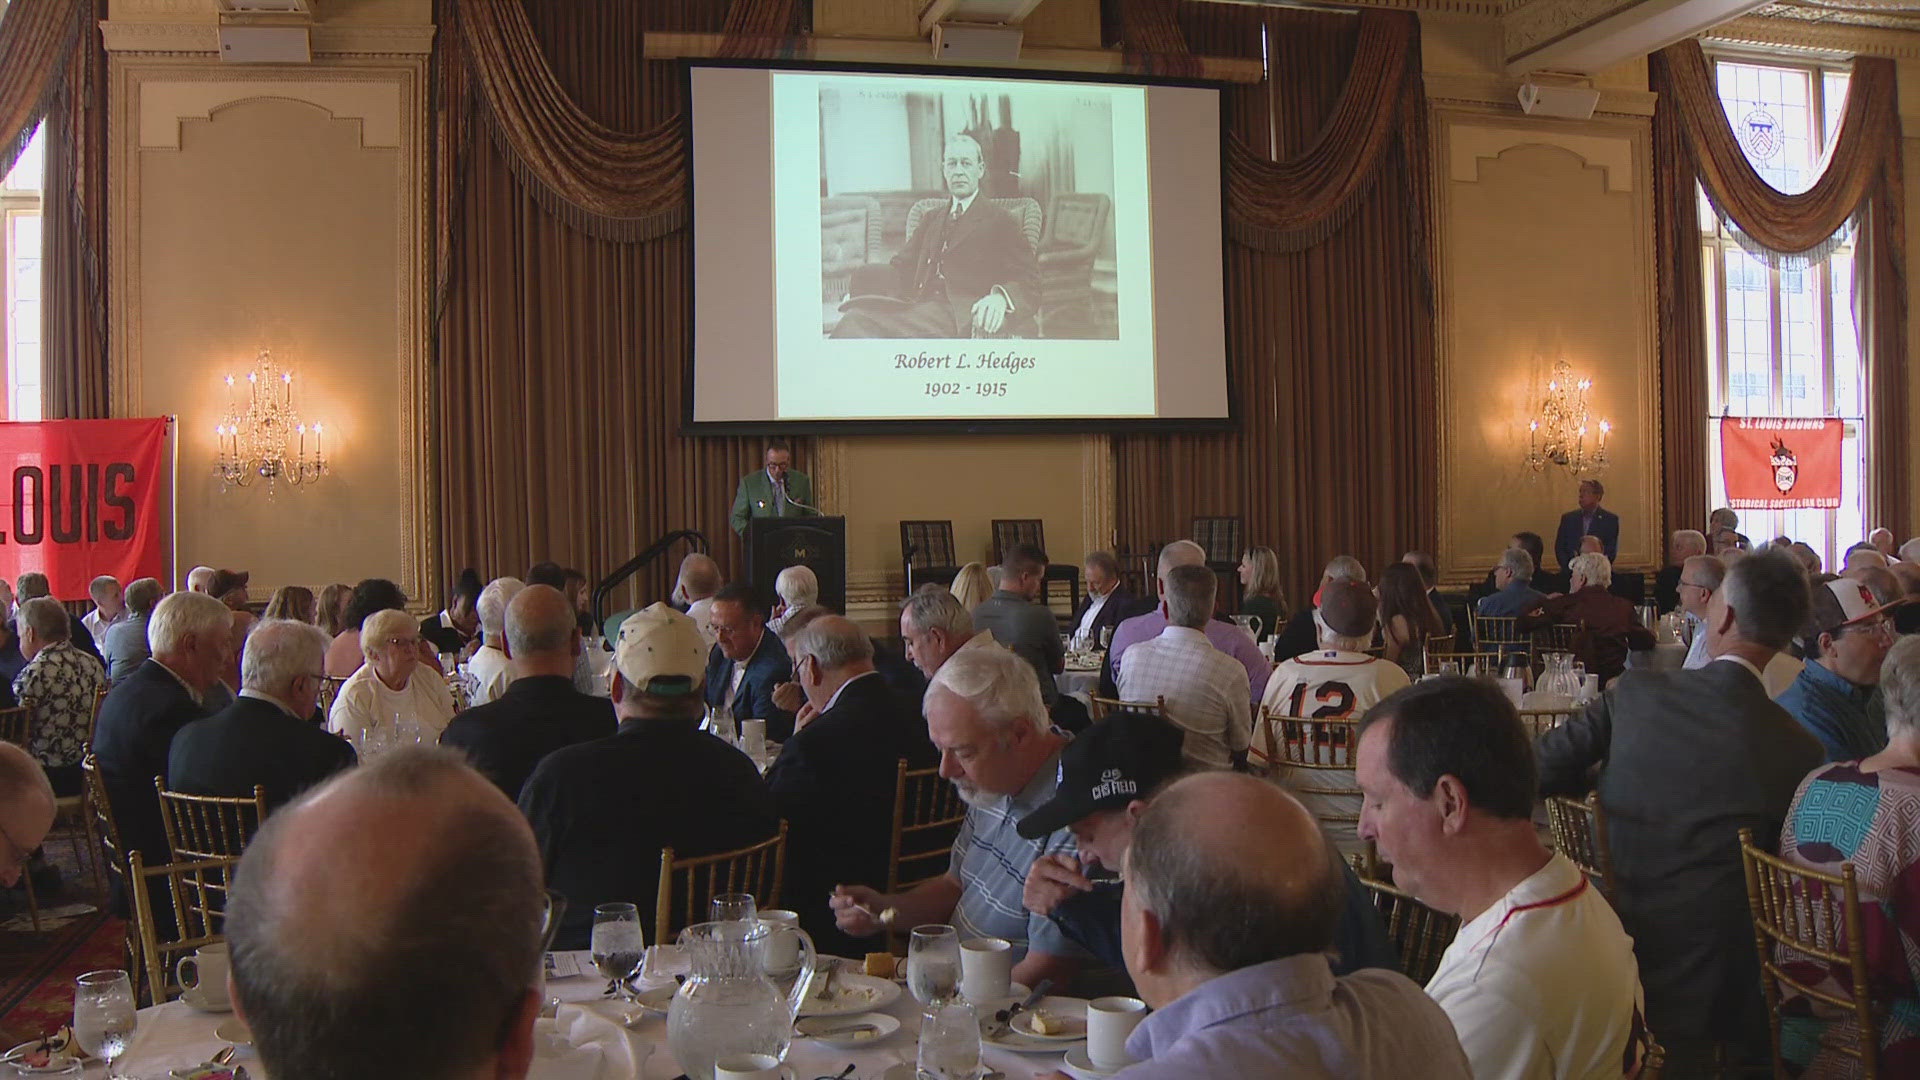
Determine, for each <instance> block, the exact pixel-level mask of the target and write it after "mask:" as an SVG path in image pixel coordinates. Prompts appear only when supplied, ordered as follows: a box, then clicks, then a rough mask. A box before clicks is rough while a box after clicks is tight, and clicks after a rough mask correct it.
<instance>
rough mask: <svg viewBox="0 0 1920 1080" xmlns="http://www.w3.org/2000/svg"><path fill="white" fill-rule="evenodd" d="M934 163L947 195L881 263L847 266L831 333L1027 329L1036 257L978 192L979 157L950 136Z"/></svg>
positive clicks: (1001, 333)
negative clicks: (844, 294)
mask: <svg viewBox="0 0 1920 1080" xmlns="http://www.w3.org/2000/svg"><path fill="white" fill-rule="evenodd" d="M941 164H942V168H943V171H944V174H945V176H946V181H947V193H948V195H950V196H951V199H950V200H949V201H948V203H947V205H946V206H943V207H941V208H940V209H938V210H934V211H931V212H929V213H927V214H926V215H924V216H922V217H921V219H920V224H919V227H918V228H916V229H914V231H913V235H911V236H909V237H907V243H906V246H905V247H903V248H901V249H900V253H899V254H898V255H895V256H894V257H893V260H892V262H891V263H890V264H889V266H888V267H884V268H883V267H878V266H872V267H861V268H860V269H858V270H856V271H854V279H853V280H854V285H853V292H854V299H853V300H851V301H849V302H848V305H847V306H848V311H847V312H846V314H845V315H844V316H843V317H842V318H841V320H840V323H839V325H837V326H835V327H834V330H833V336H834V337H836V338H935V339H938V338H975V337H982V338H992V337H1009V336H1012V334H1014V333H1015V332H1020V331H1025V330H1027V329H1029V328H1030V327H1031V326H1032V323H1033V316H1034V310H1035V308H1036V307H1037V299H1038V296H1039V276H1040V270H1039V261H1038V258H1037V257H1036V255H1035V254H1034V250H1033V245H1032V244H1031V243H1029V242H1028V240H1027V235H1026V233H1025V232H1024V231H1023V230H1022V228H1021V226H1020V223H1019V222H1018V221H1016V220H1014V217H1013V215H1012V214H1010V213H1008V212H1007V211H1005V210H1003V209H1001V208H1000V207H998V206H995V205H994V204H993V201H992V200H991V199H983V198H981V197H980V181H981V178H982V177H984V176H985V175H986V172H987V167H986V154H985V153H984V152H983V151H982V150H981V149H980V144H979V143H978V142H977V141H975V140H974V138H973V137H972V136H971V135H955V136H954V137H953V138H951V139H948V140H947V145H946V153H945V156H944V158H943V159H942V162H941ZM863 293H865V294H868V295H869V296H871V297H879V298H878V299H862V296H861V294H863ZM903 305H904V306H903Z"/></svg>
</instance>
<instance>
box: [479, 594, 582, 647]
mask: <svg viewBox="0 0 1920 1080" xmlns="http://www.w3.org/2000/svg"><path fill="white" fill-rule="evenodd" d="M482 595H485V594H484V593H483V594H482ZM529 599H531V598H529ZM526 608H527V605H524V604H522V605H514V604H508V605H507V620H506V621H507V627H506V634H507V648H508V649H509V650H510V651H511V652H512V653H513V655H514V656H516V657H521V656H538V655H552V654H558V653H565V652H567V651H569V649H570V648H571V646H572V645H573V631H574V629H575V628H576V627H577V626H579V623H577V622H576V621H575V620H574V615H573V608H572V607H571V606H570V605H565V604H557V603H556V604H547V605H545V606H544V610H536V611H535V612H534V616H535V617H530V616H528V615H527V613H526ZM539 616H544V617H539Z"/></svg>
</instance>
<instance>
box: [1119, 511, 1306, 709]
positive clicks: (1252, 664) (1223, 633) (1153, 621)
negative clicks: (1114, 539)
mask: <svg viewBox="0 0 1920 1080" xmlns="http://www.w3.org/2000/svg"><path fill="white" fill-rule="evenodd" d="M1206 564H1207V551H1206V549H1205V548H1203V547H1201V546H1200V545H1199V544H1196V543H1194V542H1193V541H1191V540H1175V541H1174V542H1173V543H1171V544H1168V545H1167V546H1166V547H1163V548H1161V549H1160V566H1159V568H1158V570H1156V571H1155V574H1154V579H1155V588H1156V589H1157V590H1158V597H1159V598H1158V600H1157V601H1156V606H1155V607H1154V609H1153V610H1152V611H1149V612H1147V613H1146V614H1144V615H1135V616H1134V617H1133V618H1131V619H1128V620H1126V621H1125V622H1123V623H1121V624H1120V625H1119V626H1116V627H1114V630H1113V643H1112V644H1111V645H1110V646H1109V647H1108V649H1107V663H1106V666H1105V667H1103V668H1102V669H1101V671H1100V694H1101V696H1102V697H1119V696H1120V690H1119V684H1118V680H1119V678H1120V657H1121V656H1122V654H1124V653H1125V652H1126V651H1127V650H1128V649H1129V648H1132V647H1133V646H1134V645H1136V644H1138V643H1139V642H1142V641H1148V640H1151V639H1153V638H1157V637H1159V636H1160V632H1161V631H1162V630H1165V629H1166V628H1167V626H1168V621H1167V575H1169V574H1171V573H1172V572H1173V570H1174V568H1175V567H1178V566H1205V565H1206ZM1201 632H1202V633H1204V634H1206V636H1207V640H1208V641H1210V642H1212V643H1213V647H1214V648H1216V649H1219V650H1220V651H1221V652H1223V653H1226V654H1227V655H1228V656H1231V657H1233V658H1234V659H1235V660H1238V661H1239V662H1240V666H1241V667H1242V668H1245V669H1246V672H1247V700H1248V702H1249V703H1251V702H1256V701H1259V700H1260V695H1261V694H1262V693H1263V692H1265V690H1266V688H1267V675H1268V674H1269V673H1270V672H1271V671H1272V668H1273V665H1271V664H1269V663H1267V658H1266V657H1265V656H1264V655H1262V654H1261V652H1260V648H1259V646H1257V645H1255V644H1254V643H1253V638H1251V637H1249V636H1248V635H1247V634H1246V633H1245V632H1244V631H1242V630H1241V629H1240V628H1239V627H1238V626H1235V625H1234V624H1232V623H1230V622H1228V621H1226V620H1225V619H1208V620H1207V625H1206V626H1205V627H1204V628H1203V629H1202V631H1201Z"/></svg>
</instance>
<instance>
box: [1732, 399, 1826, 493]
mask: <svg viewBox="0 0 1920 1080" xmlns="http://www.w3.org/2000/svg"><path fill="white" fill-rule="evenodd" d="M1845 426H1846V425H1845V424H1844V423H1843V422H1842V421H1839V420H1828V419H1821V418H1802V417H1784V418H1783V417H1767V416H1729V417H1723V418H1721V420H1720V474H1721V476H1723V477H1724V478H1725V479H1726V483H1727V505H1728V506H1730V507H1732V508H1733V509H1735V510H1832V509H1834V508H1835V507H1837V506H1839V505H1840V442H1841V435H1842V433H1843V432H1844V430H1845Z"/></svg>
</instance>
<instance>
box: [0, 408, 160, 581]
mask: <svg viewBox="0 0 1920 1080" xmlns="http://www.w3.org/2000/svg"><path fill="white" fill-rule="evenodd" d="M166 442H167V420H166V418H165V417H161V418H159V419H154V420H47V421H43V422H40V423H20V424H6V423H0V576H4V577H5V578H6V579H7V580H8V581H12V580H14V579H16V578H18V577H19V576H20V575H21V574H23V573H26V572H27V571H29V570H38V571H40V572H41V573H44V574H46V575H47V580H48V582H49V584H50V585H51V586H52V588H53V595H54V596H55V597H56V598H58V599H60V600H85V599H86V598H87V586H88V584H89V583H91V582H92V581H93V579H94V578H96V577H98V576H99V575H101V574H112V575H113V576H114V577H117V578H119V579H120V583H121V584H123V585H124V584H126V583H127V582H129V581H132V580H133V579H135V578H141V577H156V578H160V579H162V580H163V581H164V580H165V578H166V567H165V566H164V560H165V549H164V544H165V539H166V537H165V532H164V529H163V525H164V523H163V522H162V521H161V519H160V488H161V485H162V484H163V483H164V482H165V472H164V470H163V468H162V464H163V461H164V454H163V451H164V449H165V447H166Z"/></svg>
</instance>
